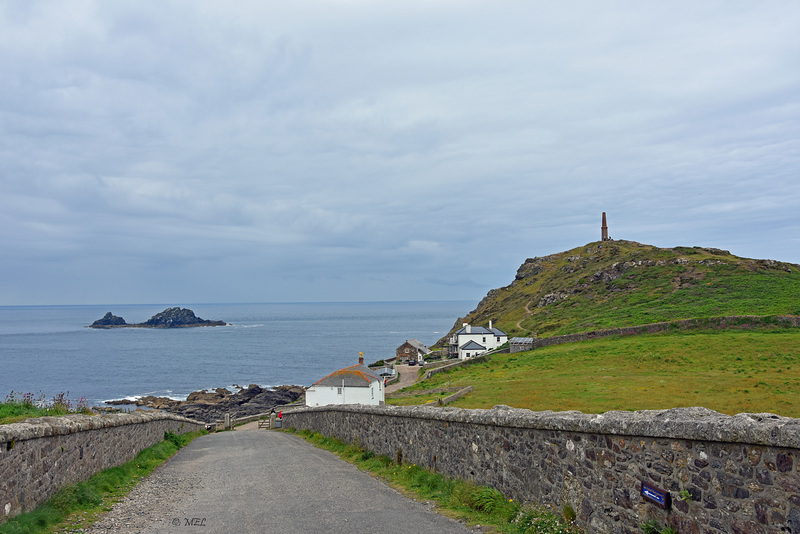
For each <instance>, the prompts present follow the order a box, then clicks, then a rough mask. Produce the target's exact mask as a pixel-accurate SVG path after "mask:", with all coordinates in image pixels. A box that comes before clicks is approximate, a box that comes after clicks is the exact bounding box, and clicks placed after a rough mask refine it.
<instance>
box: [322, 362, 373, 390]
mask: <svg viewBox="0 0 800 534" xmlns="http://www.w3.org/2000/svg"><path fill="white" fill-rule="evenodd" d="M382 380H383V379H382V378H380V377H379V376H378V375H376V374H375V371H373V370H372V369H370V368H369V367H367V366H366V365H364V364H362V363H359V364H356V365H351V366H350V367H345V368H344V369H339V370H338V371H334V372H332V373H331V374H329V375H328V376H326V377H325V378H323V379H321V380H317V381H316V382H314V384H312V387H313V386H337V387H342V383H343V382H344V386H345V387H349V388H352V387H355V388H366V387H369V385H370V384H371V383H372V382H375V381H377V382H380V381H382Z"/></svg>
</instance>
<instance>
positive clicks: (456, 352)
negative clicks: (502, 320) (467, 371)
mask: <svg viewBox="0 0 800 534" xmlns="http://www.w3.org/2000/svg"><path fill="white" fill-rule="evenodd" d="M507 341H508V335H507V334H506V333H505V332H503V331H502V330H499V329H497V328H494V327H492V321H489V328H485V327H483V326H472V325H470V324H469V323H464V324H463V326H462V327H461V328H460V329H459V330H456V332H455V333H454V334H453V335H452V336H451V337H450V348H449V352H450V355H451V356H458V358H459V359H461V360H467V359H469V358H474V357H475V356H478V355H479V354H483V353H484V352H488V351H490V350H492V349H496V348H497V347H499V346H500V345H502V344H504V343H505V342H507Z"/></svg>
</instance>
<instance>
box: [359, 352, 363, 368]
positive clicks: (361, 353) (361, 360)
mask: <svg viewBox="0 0 800 534" xmlns="http://www.w3.org/2000/svg"><path fill="white" fill-rule="evenodd" d="M358 364H359V365H364V353H363V352H359V353H358Z"/></svg>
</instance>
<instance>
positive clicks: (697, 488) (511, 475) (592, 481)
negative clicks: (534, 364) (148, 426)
mask: <svg viewBox="0 0 800 534" xmlns="http://www.w3.org/2000/svg"><path fill="white" fill-rule="evenodd" d="M284 426H285V427H294V428H297V429H303V428H307V429H312V430H316V431H318V432H321V433H322V434H325V435H329V436H335V437H337V438H339V439H342V440H344V441H348V442H355V441H358V442H359V443H360V444H361V445H363V446H364V447H366V448H368V449H370V450H373V451H375V452H377V453H380V454H386V455H388V456H390V457H392V458H398V457H401V458H402V460H403V461H404V462H408V463H416V464H419V465H425V466H428V467H430V468H432V469H435V470H437V471H438V472H441V473H444V474H446V475H449V476H454V477H460V478H466V479H471V480H474V481H475V482H477V483H478V484H485V485H489V486H493V487H495V488H497V489H499V490H500V491H502V492H503V493H505V494H506V495H507V496H509V497H510V498H514V499H515V500H518V501H530V502H536V503H539V504H543V505H552V506H554V507H555V508H556V509H557V510H561V509H562V507H563V505H565V504H569V505H570V506H572V508H573V509H574V510H575V511H576V513H577V522H578V523H579V524H580V525H581V526H583V527H585V528H586V529H587V531H588V532H604V533H605V532H608V533H625V534H633V533H635V532H641V525H642V523H644V522H646V521H649V520H655V521H656V522H658V523H660V524H661V525H671V526H673V527H674V528H675V529H676V530H677V531H678V532H681V533H698V534H699V533H701V532H703V533H705V532H710V533H715V532H717V533H721V532H726V533H772V532H776V533H777V532H793V533H800V471H799V470H798V467H799V466H798V463H800V462H799V460H800V420H797V419H789V418H784V417H779V416H776V415H773V414H739V415H736V416H727V415H722V414H719V413H717V412H714V411H711V410H708V409H705V408H679V409H673V410H658V411H641V412H608V413H606V414H602V415H590V414H582V413H580V412H531V411H529V410H520V409H512V408H508V407H505V406H498V407H495V408H493V409H491V410H462V409H458V408H433V407H398V406H374V407H373V406H326V407H319V408H308V409H306V410H298V411H295V412H292V413H286V414H284ZM642 483H645V484H647V485H648V486H652V488H654V489H656V490H661V491H663V492H664V494H665V495H666V494H669V498H670V500H671V505H670V506H669V507H668V508H667V509H662V508H661V507H660V506H659V505H657V504H656V503H654V502H651V501H649V500H646V499H645V498H644V497H643V496H642V495H641V493H642ZM681 495H683V497H685V499H686V500H681V498H680V497H681Z"/></svg>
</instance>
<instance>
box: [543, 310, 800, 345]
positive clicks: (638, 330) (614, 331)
mask: <svg viewBox="0 0 800 534" xmlns="http://www.w3.org/2000/svg"><path fill="white" fill-rule="evenodd" d="M764 326H777V327H795V326H800V317H798V316H796V315H776V316H767V317H762V316H758V315H732V316H727V317H709V318H705V319H683V320H680V321H670V322H664V323H652V324H644V325H638V326H627V327H623V328H609V329H606V330H595V331H593V332H584V333H582V334H568V335H565V336H551V337H544V338H536V339H534V340H533V346H532V349H538V348H541V347H549V346H550V345H561V344H563V343H575V342H578V341H587V340H589V339H597V338H601V337H609V336H636V335H641V334H653V333H656V332H666V331H670V330H690V329H702V328H709V329H719V328H740V329H742V328H749V327H759V328H761V327H764Z"/></svg>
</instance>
